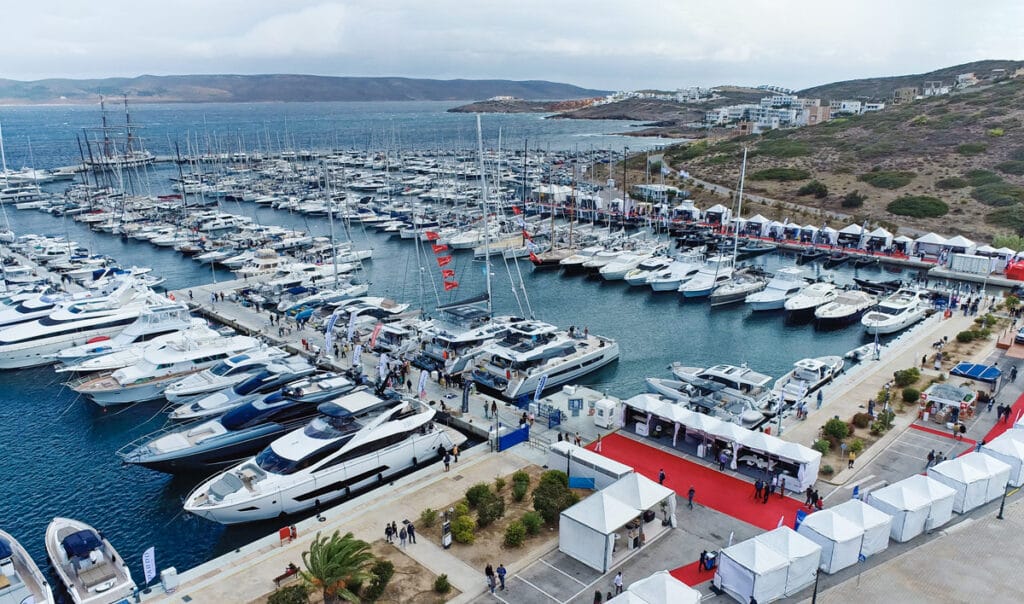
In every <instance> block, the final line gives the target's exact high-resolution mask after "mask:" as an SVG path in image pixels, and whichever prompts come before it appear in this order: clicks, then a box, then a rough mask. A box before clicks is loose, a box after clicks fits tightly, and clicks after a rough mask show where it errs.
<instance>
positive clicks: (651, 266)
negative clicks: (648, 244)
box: [623, 256, 672, 286]
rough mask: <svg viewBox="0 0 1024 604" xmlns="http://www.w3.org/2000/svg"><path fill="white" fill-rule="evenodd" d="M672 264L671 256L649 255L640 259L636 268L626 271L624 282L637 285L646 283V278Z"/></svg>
mask: <svg viewBox="0 0 1024 604" xmlns="http://www.w3.org/2000/svg"><path fill="white" fill-rule="evenodd" d="M671 264H672V258H669V257H668V256H651V257H650V258H647V259H645V260H642V261H641V262H640V263H639V264H637V265H636V268H634V269H633V270H631V271H629V272H627V273H626V274H625V276H624V277H623V279H624V280H625V281H626V283H628V284H630V285H633V286H637V285H647V279H648V278H649V277H650V276H651V275H653V274H654V273H657V272H658V271H660V270H663V269H666V268H668V267H669V266H670V265H671Z"/></svg>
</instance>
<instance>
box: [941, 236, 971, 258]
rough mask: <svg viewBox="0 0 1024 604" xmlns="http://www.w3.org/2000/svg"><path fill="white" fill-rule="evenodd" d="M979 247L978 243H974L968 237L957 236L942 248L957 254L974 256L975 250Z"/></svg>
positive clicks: (947, 241)
mask: <svg viewBox="0 0 1024 604" xmlns="http://www.w3.org/2000/svg"><path fill="white" fill-rule="evenodd" d="M977 245H978V244H977V243H974V242H973V241H971V240H970V239H968V238H967V237H964V236H963V235H957V236H955V237H951V238H949V239H947V240H946V242H945V243H944V244H943V245H942V246H943V247H945V248H947V249H949V251H951V252H953V253H955V254H973V253H974V248H975V247H977Z"/></svg>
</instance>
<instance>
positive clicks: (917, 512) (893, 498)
mask: <svg viewBox="0 0 1024 604" xmlns="http://www.w3.org/2000/svg"><path fill="white" fill-rule="evenodd" d="M949 494H950V496H951V497H952V495H953V491H952V489H950V491H949ZM867 503H868V505H870V506H871V507H873V508H875V509H877V510H881V511H882V512H885V513H886V514H888V515H889V516H891V517H892V522H891V523H890V527H889V536H890V537H892V539H893V541H896V542H899V543H904V542H906V541H910V540H911V539H913V538H914V537H917V536H918V535H920V534H921V533H923V532H924V527H925V523H927V521H928V512H929V511H930V510H931V506H932V500H931V498H930V497H929V496H928V493H926V492H924V491H923V490H922V489H921V488H920V487H915V486H913V485H910V484H904V483H903V482H902V481H901V482H897V483H894V484H891V485H889V486H887V487H883V488H881V489H878V490H877V491H871V492H870V493H868V501H867Z"/></svg>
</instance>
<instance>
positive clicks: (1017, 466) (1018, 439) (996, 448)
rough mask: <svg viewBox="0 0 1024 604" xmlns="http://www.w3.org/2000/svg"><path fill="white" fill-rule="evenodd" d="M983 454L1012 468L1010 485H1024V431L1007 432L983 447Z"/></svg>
mask: <svg viewBox="0 0 1024 604" xmlns="http://www.w3.org/2000/svg"><path fill="white" fill-rule="evenodd" d="M981 452H982V453H984V454H985V455H988V456H990V457H994V458H995V459H998V460H999V461H1001V462H1003V463H1005V464H1007V465H1008V466H1010V476H1009V478H1008V480H1009V483H1010V484H1012V485H1013V486H1015V487H1019V486H1021V485H1024V431H1022V430H1007V431H1006V432H1004V433H1002V434H1000V435H999V436H997V437H996V438H993V439H992V442H990V443H986V444H984V445H982V446H981Z"/></svg>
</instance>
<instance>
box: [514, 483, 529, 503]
mask: <svg viewBox="0 0 1024 604" xmlns="http://www.w3.org/2000/svg"><path fill="white" fill-rule="evenodd" d="M528 490H530V485H528V484H527V483H525V482H515V483H512V499H514V500H515V501H522V500H523V498H524V497H526V492H527V491H528Z"/></svg>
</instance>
